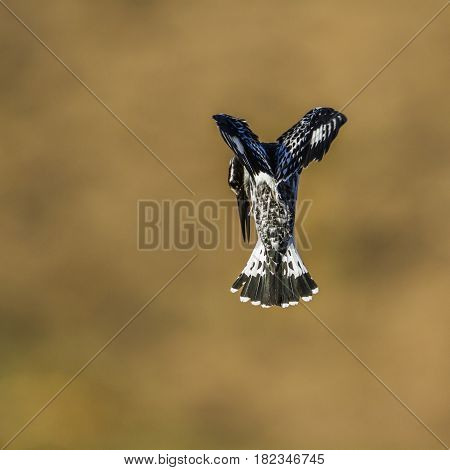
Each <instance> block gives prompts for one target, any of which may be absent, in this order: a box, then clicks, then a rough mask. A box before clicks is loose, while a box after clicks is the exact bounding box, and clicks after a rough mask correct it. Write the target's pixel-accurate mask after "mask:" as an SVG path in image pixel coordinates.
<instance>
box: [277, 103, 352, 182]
mask: <svg viewBox="0 0 450 470" xmlns="http://www.w3.org/2000/svg"><path fill="white" fill-rule="evenodd" d="M346 121H347V118H346V117H345V116H344V115H343V114H341V113H339V112H338V111H335V110H334V109H332V108H314V109H312V110H311V111H309V112H308V113H307V114H306V115H305V116H304V117H303V118H302V119H301V120H300V121H299V122H298V123H297V124H295V125H294V126H293V127H291V128H290V129H289V130H287V131H286V132H285V133H284V134H282V135H281V136H280V137H279V138H278V139H277V142H278V147H277V150H276V161H277V169H276V178H277V180H286V179H288V178H290V177H291V175H293V174H295V173H298V172H299V171H300V170H301V169H302V168H306V167H307V166H308V165H309V163H310V162H311V161H313V160H317V161H320V160H322V158H323V156H324V155H325V153H326V152H327V151H328V149H329V148H330V145H331V142H333V140H334V138H335V137H336V136H337V134H338V131H339V128H340V127H341V126H342V125H343V124H345V122H346Z"/></svg>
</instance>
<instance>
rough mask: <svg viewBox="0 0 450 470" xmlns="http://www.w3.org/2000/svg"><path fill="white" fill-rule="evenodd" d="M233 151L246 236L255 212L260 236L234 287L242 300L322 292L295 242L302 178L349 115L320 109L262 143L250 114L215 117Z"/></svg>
mask: <svg viewBox="0 0 450 470" xmlns="http://www.w3.org/2000/svg"><path fill="white" fill-rule="evenodd" d="M213 119H214V120H215V121H216V123H217V126H218V127H219V131H220V133H221V135H222V137H223V139H224V140H225V142H226V144H227V145H228V146H229V147H230V148H231V150H232V151H233V154H234V155H233V157H232V158H231V160H230V166H229V175H228V184H229V186H230V188H231V189H232V191H233V192H234V193H235V194H236V199H237V204H238V212H239V219H240V223H241V229H242V236H243V238H244V241H245V240H249V237H250V216H251V215H253V218H254V221H255V226H256V233H257V235H258V240H257V242H256V245H255V248H254V249H253V252H252V254H251V256H250V259H249V260H248V262H247V264H246V266H245V268H244V270H243V271H242V272H241V274H240V275H239V276H238V278H237V279H236V280H235V281H234V283H233V285H232V286H231V292H233V293H234V292H237V291H238V290H239V289H242V290H241V294H240V299H241V301H242V302H248V301H251V303H252V304H253V305H261V307H271V306H272V305H277V306H281V307H289V305H296V304H298V302H299V300H300V298H301V299H302V300H303V301H305V302H308V301H310V300H311V299H312V296H313V295H314V294H317V293H318V292H319V288H318V286H317V284H316V283H315V282H314V280H313V279H312V277H311V275H310V274H309V271H308V269H307V268H306V266H305V265H304V263H303V261H302V260H301V258H300V255H299V253H298V251H297V248H296V246H295V239H294V223H295V206H296V200H297V189H298V182H299V177H300V174H301V172H302V171H303V169H305V168H306V167H307V166H308V165H309V163H310V162H312V161H313V160H317V161H320V160H322V158H323V156H324V155H325V153H326V152H327V151H328V149H329V148H330V145H331V142H332V141H333V140H334V138H335V137H336V136H337V134H338V131H339V128H340V127H341V126H342V125H343V124H345V122H346V121H347V118H346V117H345V116H344V115H343V114H341V113H340V112H338V111H335V110H334V109H332V108H314V109H312V110H311V111H309V112H308V113H307V114H306V115H305V116H304V117H303V118H302V119H301V120H300V121H299V122H297V123H296V124H295V125H294V126H293V127H291V128H290V129H289V130H287V131H286V132H285V133H284V134H282V135H281V136H280V137H279V138H278V139H277V141H276V142H273V143H264V142H260V141H259V139H258V136H257V135H256V134H255V133H253V132H252V130H251V129H250V127H249V125H248V124H247V122H246V121H245V120H244V119H238V118H235V117H233V116H229V115H227V114H216V115H214V116H213Z"/></svg>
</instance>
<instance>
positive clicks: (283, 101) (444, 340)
mask: <svg viewBox="0 0 450 470" xmlns="http://www.w3.org/2000/svg"><path fill="white" fill-rule="evenodd" d="M7 3H8V4H9V6H10V7H11V8H12V9H13V10H14V11H15V12H16V13H17V14H18V16H20V17H21V18H22V19H23V20H24V21H25V23H27V24H28V25H29V26H30V27H31V29H32V30H33V31H35V32H36V34H37V35H38V36H39V37H41V38H42V40H43V41H45V42H46V43H48V45H49V46H50V47H51V48H52V49H53V50H54V51H55V53H56V54H57V55H58V56H59V57H61V59H62V60H63V61H64V62H66V63H67V64H68V65H69V66H70V67H71V68H72V69H73V70H74V71H75V72H76V73H77V74H78V75H79V77H80V78H81V79H82V80H84V81H85V82H86V83H87V84H88V85H89V86H90V87H91V88H92V89H93V90H94V91H95V92H96V93H97V94H98V95H99V97H100V98H101V99H102V100H104V102H105V103H107V105H108V106H110V107H111V108H112V109H113V110H114V111H115V112H116V113H117V114H118V115H119V116H120V117H121V118H122V119H123V120H124V121H125V122H126V123H127V124H128V125H129V126H130V127H131V128H132V129H133V130H134V131H135V132H136V133H137V134H138V135H139V136H140V137H141V138H142V139H143V140H144V141H145V142H146V143H147V144H148V145H149V146H150V147H151V148H152V149H153V150H154V151H155V152H156V153H157V154H158V156H159V157H160V158H161V159H163V160H164V162H166V163H167V165H169V166H170V167H171V168H172V169H173V170H174V171H175V172H176V173H177V174H178V175H179V176H180V177H181V178H182V179H183V180H184V181H185V182H186V183H187V184H188V185H189V186H190V187H191V188H192V189H193V190H194V191H195V193H196V195H195V197H194V199H195V200H201V199H205V198H211V199H222V198H227V199H228V198H230V197H231V193H230V192H229V189H228V187H227V184H226V173H227V165H228V159H229V155H230V152H229V151H228V150H227V149H226V148H225V145H224V143H223V142H222V140H221V139H220V136H219V134H218V132H217V130H216V128H215V125H214V123H213V121H212V120H211V119H210V116H211V115H212V114H214V113H217V112H226V113H229V114H235V115H238V116H242V117H245V118H246V119H248V120H249V122H250V124H251V125H252V127H253V128H254V130H255V131H256V132H257V133H258V134H259V135H260V136H261V137H262V138H263V139H264V140H271V139H274V138H276V137H277V136H278V135H279V134H280V133H281V132H282V131H284V130H285V129H287V128H288V127H289V126H290V125H292V124H293V123H294V122H295V121H296V120H297V119H298V118H300V117H301V116H302V115H303V114H304V113H305V112H306V111H307V110H309V109H310V108H311V107H313V106H318V105H319V106H320V105H325V106H332V107H335V108H339V107H340V106H342V105H343V104H344V103H345V102H346V101H347V100H348V99H349V98H350V97H351V96H352V95H353V94H354V93H355V92H356V91H357V90H358V89H359V88H360V87H361V86H362V85H363V84H364V83H365V82H366V81H367V80H368V79H369V78H370V77H371V76H372V75H373V74H374V73H375V72H376V71H377V70H378V69H379V68H380V67H381V65H383V64H384V63H385V62H386V61H387V60H388V59H389V58H390V57H391V56H392V55H393V54H394V53H395V52H396V51H397V50H398V49H399V48H400V47H401V46H402V45H403V44H404V43H405V42H406V41H407V40H408V39H409V38H410V37H411V36H412V35H413V34H414V33H415V32H416V31H417V30H418V29H419V28H420V27H421V26H423V24H424V23H425V22H426V21H427V20H428V19H429V18H430V17H431V16H432V15H433V14H434V13H435V12H436V11H437V10H438V9H439V8H440V7H441V6H442V4H443V3H444V1H443V0H432V1H431V0H430V1H428V2H423V1H419V0H414V1H411V0H401V1H398V2H391V1H387V0H382V1H379V2H375V3H374V2H369V1H363V2H356V1H350V0H346V1H341V2H336V1H333V0H322V1H320V2H313V1H312V0H311V1H306V0H303V1H302V0H283V1H278V2H269V1H264V2H263V1H244V2H238V1H228V2H218V1H217V2H216V1H206V0H205V1H185V2H181V1H179V2H175V1H162V0H161V1H149V0H148V1H146V0H134V1H132V0H110V1H105V0H103V1H96V2H92V1H91V2H89V1H86V0H83V1H75V0H64V1H59V2H56V1H40V2H27V1H25V0H9V1H8V2H7ZM449 14H450V11H445V12H444V13H443V14H442V15H441V16H440V17H439V18H438V19H437V20H436V21H435V22H434V23H433V24H432V25H431V26H430V27H429V28H428V29H427V30H426V31H425V32H424V33H423V34H422V35H421V36H420V37H419V38H418V39H417V41H416V42H415V43H414V44H413V45H412V46H411V47H410V48H408V49H407V50H406V51H405V52H404V53H403V54H402V55H401V56H400V57H399V58H398V59H397V60H396V61H395V62H394V63H393V64H392V66H390V67H389V68H388V69H387V70H386V71H385V72H384V73H383V74H382V75H381V76H380V77H379V78H378V79H377V80H376V81H375V82H374V83H373V84H372V85H371V86H370V87H369V88H368V89H367V90H366V91H365V92H364V93H363V94H362V95H361V96H360V97H359V98H358V99H357V100H356V101H355V102H354V103H353V104H352V105H351V106H350V107H349V108H348V109H347V110H346V111H345V114H346V115H347V116H348V118H349V122H348V124H347V125H346V126H345V127H344V128H343V129H342V131H341V133H340V135H339V137H338V139H337V140H336V142H335V143H334V145H333V146H332V149H331V152H330V153H329V154H328V156H327V157H326V158H325V159H324V161H323V162H322V163H321V164H320V165H314V166H313V167H311V168H310V169H308V170H307V172H306V173H305V174H304V177H303V178H302V186H301V189H300V191H301V193H300V197H303V198H311V199H312V200H313V201H314V203H313V206H312V209H311V211H310V213H309V215H308V219H307V222H306V228H307V230H308V235H309V237H310V239H311V241H312V247H313V249H312V251H309V252H307V253H305V256H304V259H305V262H306V264H307V265H308V266H309V267H310V269H311V272H312V274H313V276H314V277H315V278H316V279H317V281H318V283H319V285H320V288H321V293H320V294H319V295H318V296H317V297H316V298H315V300H314V301H313V302H312V303H311V304H310V307H311V308H312V309H313V310H314V311H315V312H316V314H317V315H319V316H320V317H321V318H322V319H323V321H324V322H326V323H327V325H328V326H329V327H330V328H331V329H332V330H333V331H335V332H336V334H338V335H339V336H340V337H341V338H342V339H343V340H344V341H345V343H346V344H348V345H349V347H351V348H352V349H353V350H354V351H355V352H356V353H357V354H358V355H359V356H360V357H361V359H362V360H364V361H365V362H366V363H367V364H368V365H369V366H370V367H371V368H372V369H373V370H374V371H375V372H376V373H377V374H378V375H379V376H380V377H381V378H382V379H383V380H384V381H385V382H386V383H387V384H388V385H389V386H390V387H392V389H393V390H394V391H395V392H396V393H397V394H398V395H399V396H400V397H401V398H402V399H403V400H404V401H405V402H406V403H407V404H408V405H409V406H410V407H411V408H412V409H413V410H414V411H415V412H416V413H417V414H418V416H420V417H421V418H422V419H423V420H424V421H425V422H426V423H427V424H428V425H429V426H430V427H431V428H432V429H433V430H434V431H435V432H436V433H437V434H438V435H439V436H440V437H441V438H442V439H443V440H444V441H446V442H449V440H450V422H449V415H450V411H449V401H448V390H449V386H450V377H449V374H448V371H449V368H448V366H449V364H448V357H449V352H450V351H449V341H448V331H449V323H450V321H449V317H448V310H449V301H448V274H449V272H448V261H449V251H448V234H449V222H448V202H449V198H448V196H449V193H448V183H449V181H448V176H449V166H450V164H449V159H448V154H447V149H448V145H449V141H448V135H447V131H448V114H449V101H448V72H449V62H448V48H447V46H448V39H449V38H448V27H449ZM0 22H1V23H0V24H1V28H0V38H1V40H0V53H1V64H2V66H1V69H0V97H1V101H0V102H1V106H0V126H1V128H0V135H1V138H0V153H1V160H0V165H1V170H0V178H1V180H0V188H1V199H0V202H1V214H2V215H1V218H2V230H1V233H0V236H1V251H2V269H1V271H0V275H1V280H0V289H1V293H0V295H1V304H2V312H1V329H0V353H1V374H0V403H1V405H0V423H1V424H0V437H1V441H2V443H3V442H5V441H6V440H7V439H8V438H9V437H11V435H12V434H13V433H14V432H15V431H17V429H18V428H19V427H20V426H21V425H22V424H23V423H24V422H26V421H27V419H29V418H30V416H31V415H33V413H35V412H36V411H37V409H38V408H39V407H40V406H41V405H42V404H43V403H44V402H45V401H46V400H47V399H48V398H49V397H50V396H51V395H52V394H53V393H54V392H56V390H58V388H59V387H60V386H61V385H62V384H64V383H65V381H66V380H68V378H70V377H71V376H72V374H73V373H74V372H75V371H76V370H77V369H78V368H79V367H80V366H81V365H82V364H83V363H84V362H85V361H87V360H88V359H89V358H90V357H91V356H92V355H93V354H94V353H95V352H96V351H97V350H98V349H99V348H100V346H102V345H103V344H104V343H105V342H106V341H107V339H109V338H110V337H111V336H112V335H113V334H114V333H115V332H116V331H117V330H118V329H119V328H120V327H121V326H122V325H123V324H124V323H125V322H126V321H127V320H128V319H129V318H130V317H131V315H132V314H134V313H135V312H136V311H137V310H138V309H139V308H140V307H141V305H142V304H144V303H145V302H146V301H147V300H148V299H149V298H150V297H151V296H152V295H153V294H154V293H155V292H156V291H157V290H158V289H159V288H160V287H161V286H162V285H163V284H164V283H165V282H166V281H167V280H168V279H169V278H170V277H171V276H172V275H173V273H174V272H175V271H176V270H178V269H179V268H180V267H181V266H182V265H183V264H184V263H185V262H186V261H187V260H188V259H189V258H190V257H191V256H192V254H194V253H195V252H196V250H193V251H192V252H139V251H137V249H136V202H137V200H139V199H178V198H190V197H191V196H190V194H189V193H188V192H187V191H186V190H185V189H184V188H183V187H182V186H181V185H180V184H179V183H178V182H177V181H176V180H175V179H174V178H173V177H172V176H171V175H170V174H169V173H168V172H166V171H165V170H164V169H163V168H162V167H161V165H160V164H159V163H158V162H157V161H156V160H154V159H153V157H151V155H149V154H148V153H147V152H146V151H145V150H144V149H143V148H142V147H141V146H140V145H139V144H138V143H137V142H136V141H135V140H134V139H133V137H131V136H130V135H129V134H128V133H127V132H126V131H125V130H124V129H123V128H122V127H120V125H119V124H118V123H117V122H116V121H115V120H114V119H113V118H112V117H111V116H110V115H109V114H108V113H107V112H106V111H105V110H104V109H103V108H102V107H101V106H100V105H99V103H98V102H96V101H95V99H94V98H93V97H92V96H91V95H89V94H88V93H87V92H86V90H85V89H83V88H82V86H81V85H80V84H79V83H78V82H77V81H76V80H75V79H74V78H73V77H72V76H71V75H70V74H69V73H68V72H67V71H66V70H64V68H63V67H62V66H61V65H60V64H59V63H58V62H57V61H56V60H55V58H54V57H52V56H51V55H50V54H49V53H48V52H47V51H46V50H45V49H44V48H43V47H42V46H40V45H39V43H38V42H37V41H36V40H35V39H34V38H33V37H32V36H31V35H30V34H29V33H28V32H27V31H26V30H25V29H24V28H23V27H22V26H21V25H20V24H18V22H17V21H16V20H15V19H14V18H13V17H12V16H11V15H10V14H9V13H8V12H7V11H6V10H5V8H4V7H0ZM238 236H239V232H238V229H237V228H236V237H238ZM247 257H248V252H244V251H242V250H240V249H236V250H234V251H233V252H231V253H229V252H225V251H224V250H219V251H214V252H199V256H198V258H197V259H196V260H195V261H194V262H193V264H192V265H191V266H190V267H189V268H188V269H187V270H186V271H185V272H184V273H182V274H181V275H180V277H179V278H178V279H177V280H176V281H175V282H174V283H173V284H172V285H170V287H168V288H167V290H166V291H165V292H163V294H161V295H160V296H159V297H158V298H157V299H156V300H155V302H154V303H153V304H152V305H151V306H150V307H149V308H148V310H147V311H145V312H144V313H143V314H142V316H141V317H140V318H139V319H138V320H137V321H136V322H135V323H134V324H133V325H132V326H131V327H130V328H129V329H128V330H127V331H126V332H125V333H124V334H123V335H122V336H121V337H120V338H119V339H118V340H117V341H115V342H114V343H113V344H112V346H111V347H109V348H108V349H107V351H106V352H105V353H104V354H103V355H102V356H101V357H100V358H99V359H98V360H97V361H96V362H95V363H94V364H93V365H92V366H91V367H90V368H89V369H88V370H87V371H86V372H85V373H84V374H82V375H81V376H80V377H79V379H78V380H76V381H75V382H74V383H73V384H72V385H71V386H70V387H69V388H68V389H67V390H66V391H65V393H64V394H63V395H62V396H61V397H60V398H59V399H58V400H56V401H55V402H54V403H53V404H52V405H51V406H50V407H49V408H48V409H47V410H46V411H45V412H44V413H43V414H42V415H41V416H40V417H39V418H38V419H37V420H36V421H35V422H34V423H33V424H32V425H31V426H30V427H29V428H28V429H27V430H26V431H25V432H24V433H23V434H22V435H21V436H20V437H19V438H18V439H17V440H16V441H15V442H14V443H13V444H12V446H11V448H137V449H139V448H165V449H172V448H200V449H202V448H213V449H221V448H275V449H283V448H288V449H292V448H295V449H305V448H306V449H308V448H350V449H351V448H408V449H409V448H440V447H441V446H440V444H439V443H438V441H437V440H436V439H434V438H433V437H432V436H431V435H430V434H429V433H428V432H427V431H426V430H425V429H424V428H423V427H421V426H420V425H419V424H418V423H417V422H416V421H415V420H414V418H413V417H412V416H411V415H410V414H408V413H407V411H406V410H405V409H404V408H402V407H401V406H400V405H399V403H398V402H396V401H395V400H394V399H393V398H392V396H390V395H389V393H388V392H387V391H386V390H385V389H384V388H383V387H382V386H381V385H380V384H379V383H377V382H376V381H375V379H374V378H373V377H371V376H370V375H369V373H368V372H367V371H366V370H365V369H364V368H363V367H361V365H360V364H358V362H357V361H356V360H355V359H354V358H352V356H351V355H350V354H349V353H348V352H347V351H346V350H345V349H344V348H343V347H342V346H341V345H340V344H339V343H338V342H337V341H336V340H335V339H334V338H333V337H332V336H331V335H330V334H329V333H328V332H327V331H326V330H325V329H324V328H323V327H322V326H321V325H320V323H318V322H317V320H315V319H314V317H313V316H312V315H311V314H310V313H309V312H308V311H306V310H305V309H304V308H302V307H301V306H298V307H296V308H290V309H288V310H283V311H282V310H281V309H280V310H275V309H270V310H262V309H259V308H256V307H252V306H251V305H243V304H241V303H240V302H239V299H238V297H237V296H232V295H231V294H230V293H229V286H230V283H231V282H232V281H233V280H234V278H235V276H236V274H237V273H238V272H239V271H240V270H241V269H242V267H243V266H244V264H245V262H246V259H247Z"/></svg>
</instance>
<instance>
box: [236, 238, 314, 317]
mask: <svg viewBox="0 0 450 470" xmlns="http://www.w3.org/2000/svg"><path fill="white" fill-rule="evenodd" d="M272 265H273V260H272V263H271V262H270V260H269V259H268V257H267V254H266V250H265V248H264V245H263V244H262V243H261V241H260V240H258V242H257V244H256V246H255V248H254V249H253V252H252V254H251V256H250V259H249V260H248V262H247V265H246V266H245V268H244V270H243V271H242V272H241V274H240V275H239V277H238V278H237V279H236V281H234V283H233V285H232V286H231V292H233V293H234V292H237V291H238V290H239V289H241V288H242V291H241V302H248V301H251V303H252V305H261V307H263V308H267V307H271V306H272V305H277V306H280V307H283V308H286V307H289V306H290V305H297V304H298V302H299V300H300V299H302V300H303V301H304V302H309V301H310V300H311V299H312V296H313V295H314V294H317V293H318V292H319V288H318V287H317V284H316V283H315V282H314V281H313V279H312V278H311V276H310V275H309V273H308V270H307V269H306V267H305V265H304V264H303V262H302V260H301V258H300V255H299V253H298V251H297V249H296V247H295V244H294V241H293V240H291V241H290V242H289V244H288V247H287V250H286V253H285V254H284V255H283V256H282V258H281V262H279V263H278V264H277V265H276V269H275V270H273V269H269V268H270V267H271V266H272ZM271 271H272V272H271Z"/></svg>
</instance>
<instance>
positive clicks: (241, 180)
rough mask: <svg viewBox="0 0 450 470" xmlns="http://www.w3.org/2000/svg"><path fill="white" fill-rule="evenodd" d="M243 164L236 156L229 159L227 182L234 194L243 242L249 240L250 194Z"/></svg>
mask: <svg viewBox="0 0 450 470" xmlns="http://www.w3.org/2000/svg"><path fill="white" fill-rule="evenodd" d="M246 171H247V170H246V169H245V167H244V165H242V163H241V162H240V161H239V159H238V158H237V157H233V158H232V159H231V160H230V168H229V171H228V184H229V186H230V188H231V190H232V191H233V192H234V194H236V199H237V205H238V211H239V220H240V222H241V230H242V238H243V239H244V242H245V241H246V240H247V241H249V240H250V210H251V206H250V194H249V187H248V178H249V176H248V174H246Z"/></svg>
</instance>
